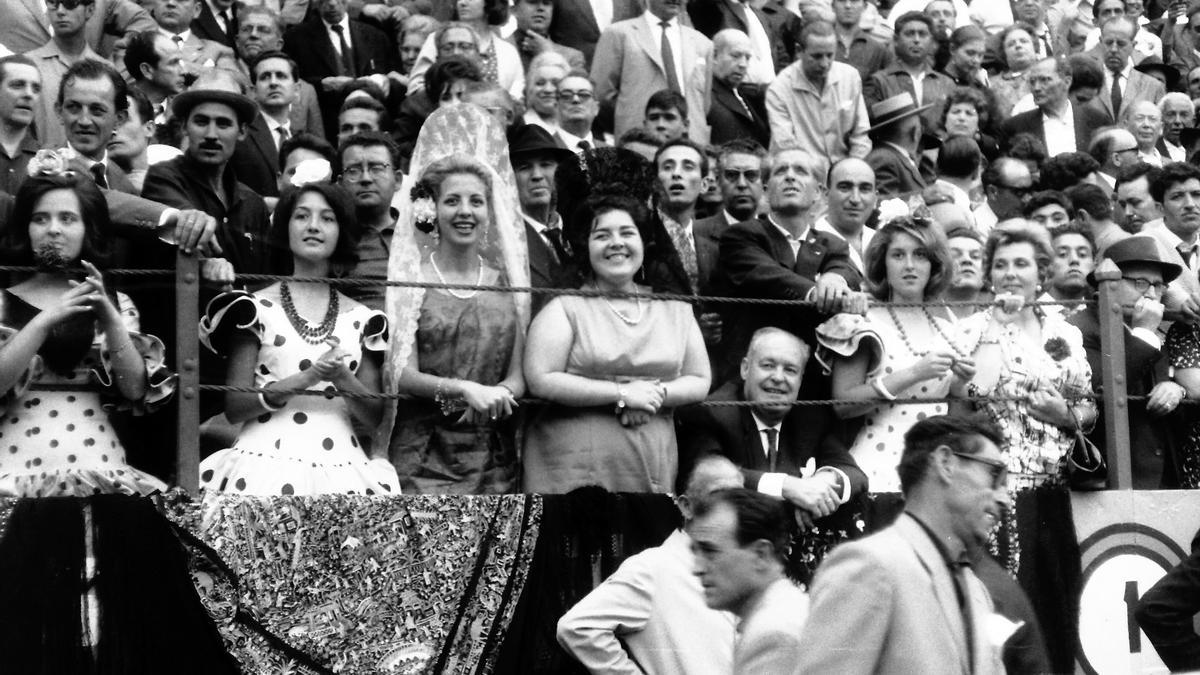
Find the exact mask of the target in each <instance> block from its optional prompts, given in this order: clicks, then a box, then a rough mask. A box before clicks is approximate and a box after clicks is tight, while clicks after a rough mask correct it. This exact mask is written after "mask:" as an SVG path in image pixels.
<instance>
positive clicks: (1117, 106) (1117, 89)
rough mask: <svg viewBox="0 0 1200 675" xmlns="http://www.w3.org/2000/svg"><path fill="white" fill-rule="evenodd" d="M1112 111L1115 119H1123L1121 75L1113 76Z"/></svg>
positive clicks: (1114, 74) (1115, 74)
mask: <svg viewBox="0 0 1200 675" xmlns="http://www.w3.org/2000/svg"><path fill="white" fill-rule="evenodd" d="M1112 109H1113V119H1118V118H1120V117H1121V74H1120V73H1113V74H1112Z"/></svg>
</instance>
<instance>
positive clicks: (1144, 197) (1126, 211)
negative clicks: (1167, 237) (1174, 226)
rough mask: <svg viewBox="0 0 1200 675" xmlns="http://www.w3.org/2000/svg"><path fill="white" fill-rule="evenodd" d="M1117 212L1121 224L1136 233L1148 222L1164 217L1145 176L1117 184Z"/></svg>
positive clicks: (1128, 230)
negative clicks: (1151, 193)
mask: <svg viewBox="0 0 1200 675" xmlns="http://www.w3.org/2000/svg"><path fill="white" fill-rule="evenodd" d="M1117 213H1118V215H1119V216H1121V226H1122V227H1123V228H1124V229H1125V230H1126V231H1127V232H1132V233H1134V234H1137V233H1138V232H1141V231H1142V227H1143V226H1144V225H1145V224H1146V223H1148V222H1150V221H1152V220H1157V219H1159V218H1162V217H1163V214H1162V209H1161V208H1160V207H1159V205H1158V202H1156V201H1154V199H1153V198H1152V197H1151V196H1150V181H1149V180H1148V179H1147V178H1146V177H1145V176H1141V177H1139V178H1138V179H1137V180H1131V181H1126V182H1124V183H1121V184H1120V185H1118V186H1117Z"/></svg>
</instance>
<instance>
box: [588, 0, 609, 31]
mask: <svg viewBox="0 0 1200 675" xmlns="http://www.w3.org/2000/svg"><path fill="white" fill-rule="evenodd" d="M591 5H592V16H594V17H595V18H596V25H597V26H598V27H599V28H600V32H601V33H603V32H604V31H605V30H607V29H608V27H609V26H611V25H612V20H613V0H591Z"/></svg>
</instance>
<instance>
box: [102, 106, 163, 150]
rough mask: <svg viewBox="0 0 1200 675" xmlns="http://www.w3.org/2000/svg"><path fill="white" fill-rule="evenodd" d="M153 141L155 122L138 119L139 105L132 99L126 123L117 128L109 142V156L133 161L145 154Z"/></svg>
mask: <svg viewBox="0 0 1200 675" xmlns="http://www.w3.org/2000/svg"><path fill="white" fill-rule="evenodd" d="M153 139H154V120H144V119H142V118H140V117H138V113H137V105H136V104H135V103H134V101H133V98H132V97H130V99H129V110H128V114H127V116H126V119H125V123H124V124H122V125H121V126H119V127H117V129H116V132H115V133H113V137H112V140H111V141H109V142H108V156H109V157H113V158H115V159H129V160H132V159H134V158H135V157H138V156H140V155H141V154H142V153H143V152H145V151H146V148H147V147H148V146H149V145H150V143H152V142H153Z"/></svg>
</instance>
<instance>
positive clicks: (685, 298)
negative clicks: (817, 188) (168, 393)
mask: <svg viewBox="0 0 1200 675" xmlns="http://www.w3.org/2000/svg"><path fill="white" fill-rule="evenodd" d="M36 271H38V269H37V268H36V267H29V266H14V265H0V272H36ZM80 271H83V270H80ZM104 273H105V274H106V275H110V276H116V277H130V278H137V277H167V276H174V275H175V271H174V270H135V269H111V270H106V271H105V272H104ZM235 278H236V280H237V281H290V282H293V283H325V284H329V285H330V286H336V287H345V288H369V287H372V286H395V287H399V288H422V289H435V288H437V289H445V290H452V291H494V292H501V293H528V294H534V295H571V296H582V297H605V298H632V297H637V298H640V299H642V300H649V301H656V300H657V301H675V302H687V303H710V304H721V305H773V306H789V307H815V306H816V305H817V303H816V301H813V300H793V299H783V298H743V297H729V296H713V295H692V294H688V293H628V292H622V291H602V290H598V289H591V288H542V287H535V286H498V285H494V284H447V283H441V282H435V281H404V280H398V279H364V278H357V277H354V278H346V277H343V278H331V277H297V276H289V275H284V274H237V275H235ZM994 303H995V300H994V299H989V300H941V299H934V300H926V301H924V302H885V301H882V300H876V299H875V298H871V299H870V305H871V306H872V307H928V306H933V307H986V306H988V305H992V304H994ZM1093 304H1095V301H1094V300H1092V299H1090V298H1088V299H1080V300H1035V301H1033V302H1029V303H1026V305H1027V306H1031V307H1032V306H1047V305H1073V306H1082V305H1093Z"/></svg>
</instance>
